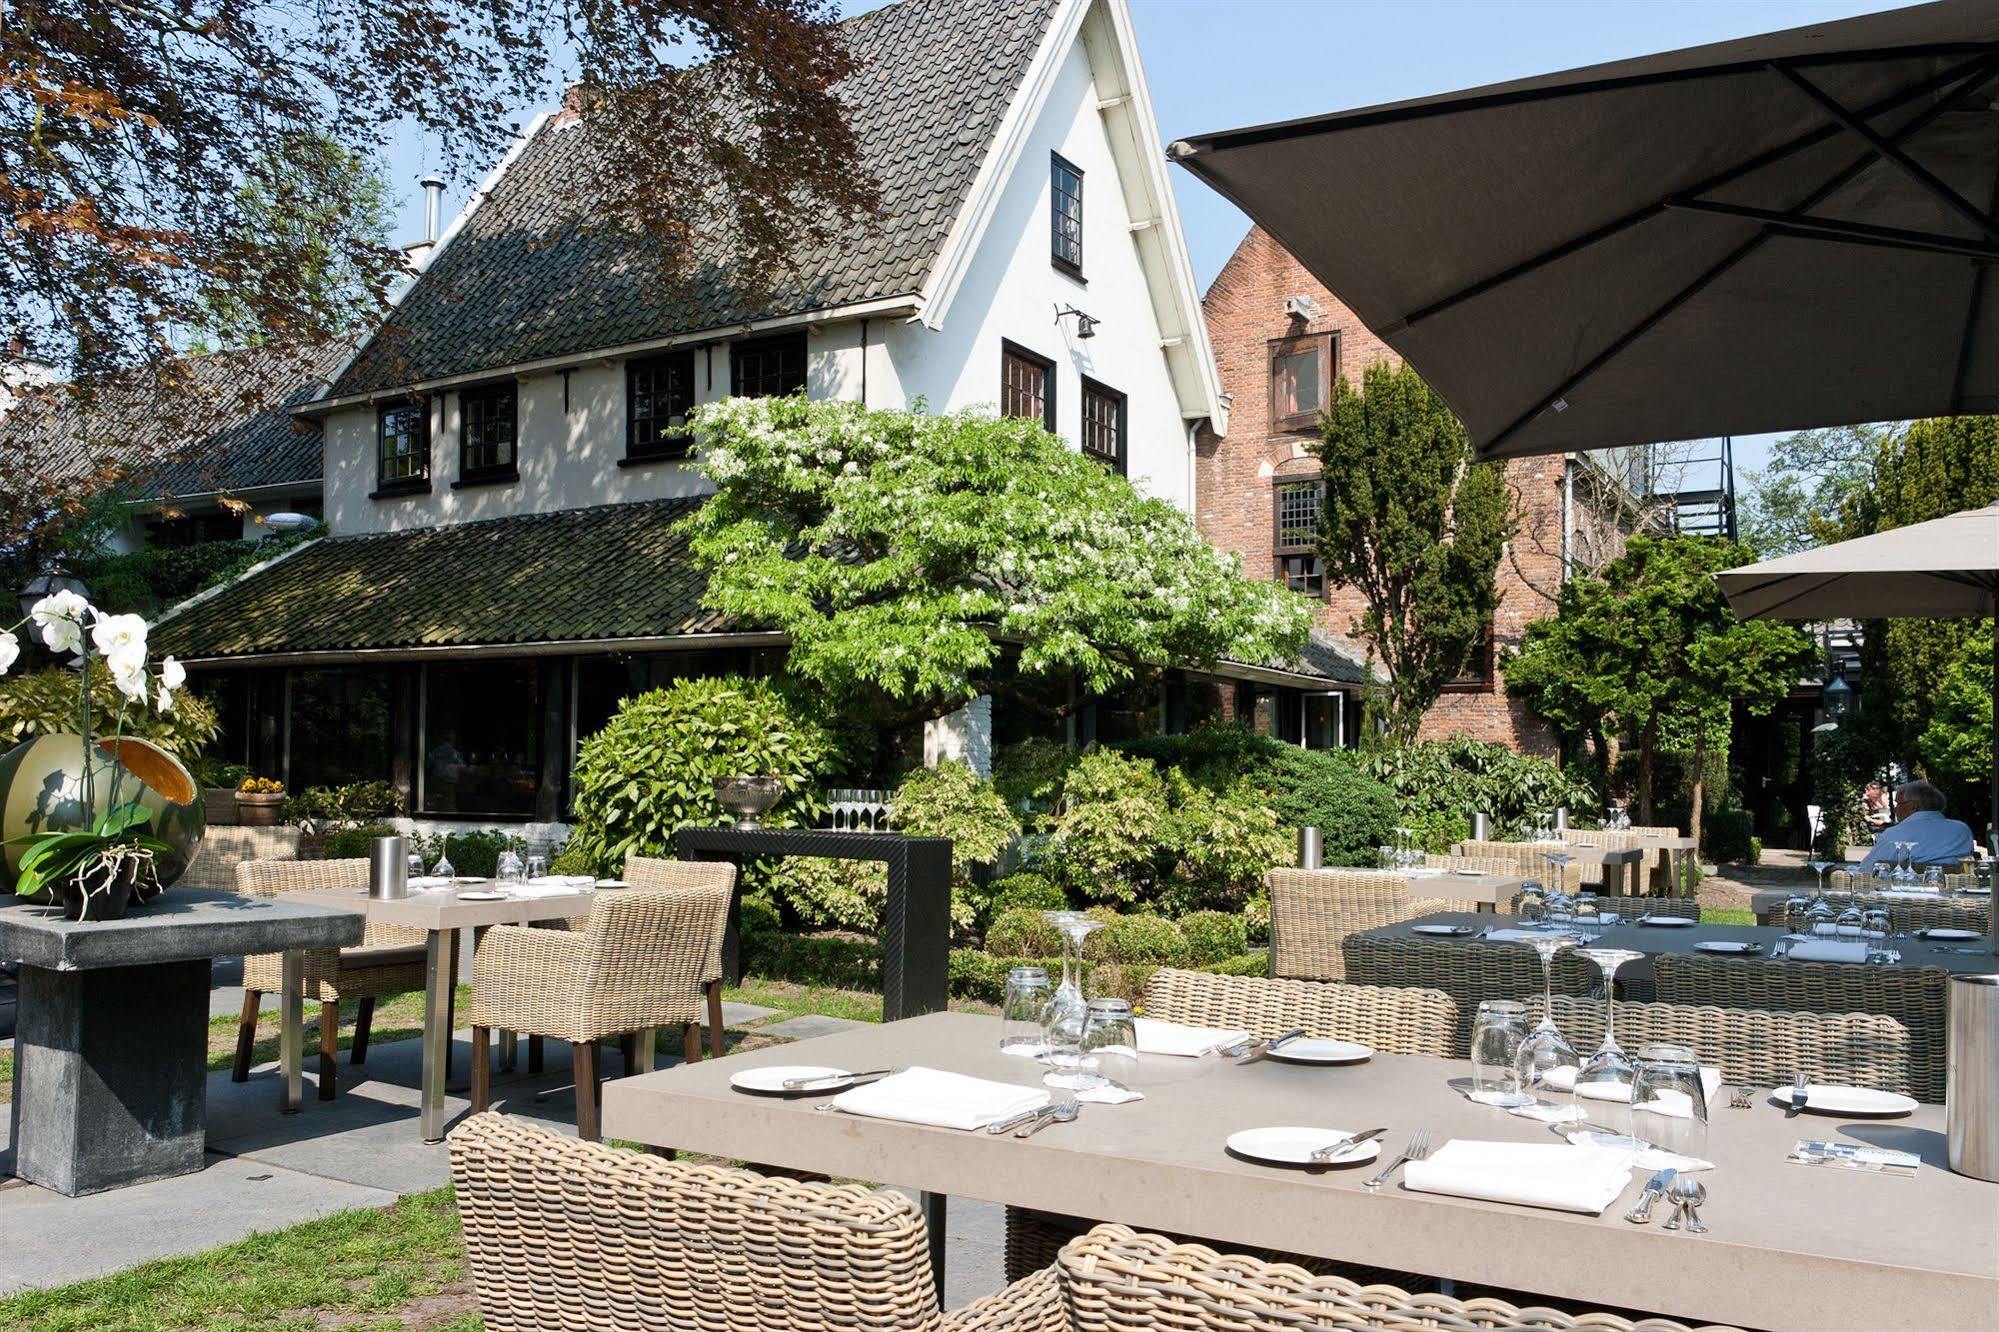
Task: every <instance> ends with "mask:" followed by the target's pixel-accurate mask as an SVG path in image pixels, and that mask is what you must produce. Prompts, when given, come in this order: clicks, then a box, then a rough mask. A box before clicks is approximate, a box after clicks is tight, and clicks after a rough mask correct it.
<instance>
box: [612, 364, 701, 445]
mask: <svg viewBox="0 0 1999 1332" xmlns="http://www.w3.org/2000/svg"><path fill="white" fill-rule="evenodd" d="M693 410H694V353H693V352H691V351H676V352H668V353H666V355H664V356H648V357H645V358H644V359H642V360H636V361H627V362H626V363H625V458H624V461H625V462H627V463H645V462H664V461H667V460H670V459H674V458H685V457H686V456H687V454H688V451H689V450H690V449H691V448H692V447H693V446H694V434H693V432H692V431H690V430H689V429H688V428H687V415H688V413H689V412H692V411H693Z"/></svg>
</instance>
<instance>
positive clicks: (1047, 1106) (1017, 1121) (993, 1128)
mask: <svg viewBox="0 0 1999 1332" xmlns="http://www.w3.org/2000/svg"><path fill="white" fill-rule="evenodd" d="M1054 1105H1055V1102H1054V1101H1052V1100H1049V1101H1044V1102H1042V1103H1041V1104H1040V1105H1035V1106H1029V1107H1028V1108H1027V1109H1025V1110H1022V1111H1020V1112H1019V1113H1018V1114H1012V1115H1008V1116H1007V1117H1006V1118H1005V1119H1000V1120H995V1121H994V1122H992V1123H990V1124H988V1125H986V1132H988V1133H1004V1132H1006V1131H1007V1130H1008V1129H1013V1128H1019V1127H1020V1126H1021V1125H1022V1124H1025V1123H1026V1122H1027V1121H1028V1120H1030V1119H1033V1118H1034V1117H1035V1116H1037V1115H1045V1114H1047V1113H1048V1112H1049V1110H1051V1109H1053V1108H1054Z"/></svg>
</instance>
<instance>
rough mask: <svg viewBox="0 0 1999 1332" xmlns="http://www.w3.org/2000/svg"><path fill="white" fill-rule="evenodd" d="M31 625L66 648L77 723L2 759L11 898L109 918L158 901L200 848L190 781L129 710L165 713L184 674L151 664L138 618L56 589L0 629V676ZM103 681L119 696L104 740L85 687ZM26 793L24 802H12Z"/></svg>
mask: <svg viewBox="0 0 1999 1332" xmlns="http://www.w3.org/2000/svg"><path fill="white" fill-rule="evenodd" d="M29 624H32V625H33V626H34V631H35V632H36V633H38V634H39V635H40V637H41V640H42V644H43V646H45V647H46V648H47V649H48V650H49V651H50V652H52V653H55V654H57V655H58V656H62V655H66V654H72V653H73V654H74V659H73V663H72V664H74V665H75V666H76V667H77V668H78V669H77V723H78V725H77V730H76V731H75V732H74V733H60V734H53V735H43V736H39V737H37V738H35V739H32V740H29V741H26V742H25V743H23V744H20V745H17V746H15V747H14V748H13V749H12V750H9V751H8V752H7V753H6V754H5V755H0V815H4V823H0V830H4V831H5V832H9V833H13V834H14V835H12V836H8V837H6V838H5V840H4V841H0V873H4V874H5V875H6V876H8V877H10V878H11V879H12V882H13V888H14V891H15V893H16V894H18V895H20V896H23V897H37V898H47V897H53V898H54V899H56V900H57V901H59V902H60V903H61V904H62V908H63V913H64V914H65V915H67V916H69V917H70V918H71V919H73V920H104V919H112V918H115V917H117V916H121V915H123V914H124V912H125V908H126V907H127V906H130V905H132V904H134V903H139V904H143V903H145V902H147V901H150V900H151V899H152V898H153V897H155V896H157V895H158V893H159V892H160V890H161V887H162V885H163V883H165V882H170V881H171V879H172V877H173V876H174V875H177V874H178V873H179V872H180V871H181V870H182V869H183V868H185V866H186V864H187V861H188V860H189V859H191V858H192V857H193V855H194V851H195V848H196V847H197V846H198V845H199V844H200V840H201V796H200V790H199V788H197V787H196V785H195V783H194V779H193V777H191V776H190V775H189V774H188V771H187V769H186V768H184V767H182V766H181V765H180V763H179V761H178V760H176V759H175V758H174V757H173V755H171V754H169V753H167V752H166V751H165V750H163V749H161V748H159V747H158V746H156V745H152V744H149V743H147V742H145V741H142V740H138V739H136V738H134V737H131V736H127V735H126V734H125V723H126V721H127V720H128V719H129V717H130V715H131V713H132V710H133V709H134V708H135V707H136V708H149V707H150V708H153V709H156V710H157V711H159V712H171V711H172V710H173V707H174V699H175V696H176V694H177V692H178V691H179V690H180V688H181V686H182V685H183V684H185V683H186V681H187V672H186V670H185V669H183V668H182V666H181V665H180V663H179V662H177V661H175V660H174V659H173V658H172V657H168V658H166V660H165V661H164V662H162V663H161V664H160V668H159V670H158V672H157V673H155V672H154V671H153V669H152V668H151V667H150V665H149V664H148V661H147V656H146V633H147V627H146V622H145V620H144V619H142V618H141V617H139V616H137V615H107V614H105V613H103V612H101V611H99V610H97V609H96V608H95V607H93V606H91V604H90V603H89V602H88V601H85V600H84V599H83V597H82V596H81V595H80V594H79V593H77V592H74V591H69V590H64V591H59V592H54V593H51V594H50V595H49V596H46V597H43V598H42V599H41V600H40V601H37V602H36V603H35V604H34V606H33V607H32V608H30V610H29V612H28V616H27V618H26V619H24V620H22V621H20V622H19V623H17V624H15V625H13V626H12V627H11V628H7V629H0V674H4V673H5V672H6V671H7V670H8V669H10V668H11V667H12V666H13V664H14V662H15V661H16V660H17V659H18V658H19V657H20V652H21V642H20V639H19V638H18V637H17V636H16V632H15V631H16V630H19V629H21V628H23V627H24V626H27V625H29ZM105 679H108V680H109V682H110V687H111V689H112V690H115V693H116V695H117V698H118V704H117V718H116V721H115V724H114V725H113V727H112V733H111V734H110V735H109V736H105V735H103V734H101V732H100V729H99V727H100V726H101V723H102V721H103V715H102V714H103V709H102V708H101V707H100V708H99V709H97V710H96V712H97V715H96V716H95V717H94V718H93V715H92V713H93V709H92V707H91V685H92V682H93V680H98V681H100V682H101V681H102V680H105ZM26 790H32V791H33V792H34V793H35V799H34V800H33V801H31V802H26V803H18V802H16V801H14V800H11V799H9V796H10V793H14V792H17V791H26ZM7 810H13V811H15V813H14V814H12V815H5V811H7ZM17 828H22V829H25V831H19V832H16V831H15V830H16V829H17Z"/></svg>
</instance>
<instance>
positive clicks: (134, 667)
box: [108, 652, 152, 703]
mask: <svg viewBox="0 0 1999 1332" xmlns="http://www.w3.org/2000/svg"><path fill="white" fill-rule="evenodd" d="M108 660H109V662H110V666H111V683H112V684H114V685H117V686H118V692H119V693H121V694H123V695H124V696H125V697H126V698H129V699H131V700H132V701H133V702H134V703H143V702H145V701H146V687H147V686H148V685H150V684H151V683H152V681H151V680H149V679H148V678H147V677H146V659H145V658H144V657H134V656H132V655H131V653H129V652H126V653H122V654H121V655H119V656H116V657H111V658H109V659H108Z"/></svg>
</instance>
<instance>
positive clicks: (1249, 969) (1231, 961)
mask: <svg viewBox="0 0 1999 1332" xmlns="http://www.w3.org/2000/svg"><path fill="white" fill-rule="evenodd" d="M1201 970H1202V971H1212V972H1214V973H1215V974H1216V975H1217V976H1268V975H1269V974H1270V950H1269V949H1267V948H1259V949H1256V950H1255V951H1254V952H1244V953H1238V954H1237V955H1236V956H1234V957H1230V958H1224V959H1223V960H1221V961H1220V962H1210V963H1209V964H1208V965H1207V966H1205V967H1202V968H1201Z"/></svg>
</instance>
